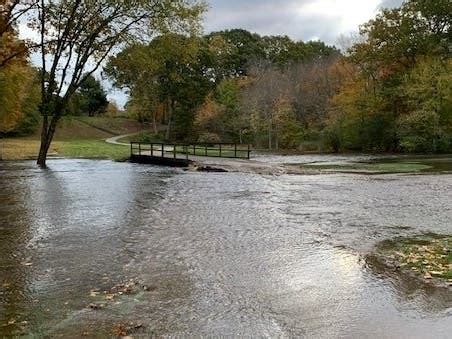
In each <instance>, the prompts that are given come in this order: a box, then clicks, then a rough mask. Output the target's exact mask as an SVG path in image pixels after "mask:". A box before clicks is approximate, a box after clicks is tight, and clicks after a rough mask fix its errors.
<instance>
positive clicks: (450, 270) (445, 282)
mask: <svg viewBox="0 0 452 339" xmlns="http://www.w3.org/2000/svg"><path fill="white" fill-rule="evenodd" d="M375 258H377V260H379V261H380V262H382V263H383V264H385V265H386V266H389V267H391V268H394V269H397V270H399V271H400V272H402V273H404V274H410V275H413V276H414V277H417V278H419V279H423V280H424V281H426V282H430V283H434V284H435V285H439V286H449V287H450V286H452V236H450V235H447V236H446V235H434V234H430V235H421V236H418V237H413V238H398V239H394V240H390V241H384V242H382V243H381V244H380V245H379V246H377V249H376V252H375Z"/></svg>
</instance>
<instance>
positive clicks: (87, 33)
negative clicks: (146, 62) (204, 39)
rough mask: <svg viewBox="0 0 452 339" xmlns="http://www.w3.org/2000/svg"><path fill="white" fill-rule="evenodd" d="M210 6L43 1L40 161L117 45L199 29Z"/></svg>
mask: <svg viewBox="0 0 452 339" xmlns="http://www.w3.org/2000/svg"><path fill="white" fill-rule="evenodd" d="M203 10H204V4H203V3H201V2H198V1H189V0H177V1H173V0H160V1H157V0H151V1H150V0H132V1H112V0H97V1H92V0H60V1H56V2H54V1H49V0H47V1H46V0H41V1H40V6H39V13H38V16H37V17H36V21H35V26H36V27H37V29H38V30H39V32H40V41H39V44H40V46H41V59H42V75H43V76H42V81H41V88H42V89H41V91H42V100H41V114H42V116H43V128H42V134H41V147H40V151H39V157H38V164H39V165H40V166H45V165H46V157H47V152H48V149H49V147H50V144H51V142H52V139H53V136H54V133H55V130H56V127H57V123H58V121H59V120H60V118H61V116H62V115H63V114H64V112H65V110H66V109H67V107H68V105H69V102H70V100H71V98H72V97H73V96H74V94H75V93H76V91H77V89H78V88H79V87H80V86H81V84H82V83H83V82H84V81H85V80H86V79H87V78H88V77H89V76H90V75H92V74H94V72H96V70H97V69H98V68H99V67H101V66H102V64H103V63H104V61H105V59H106V58H107V57H108V56H109V55H111V54H112V53H113V52H114V50H115V48H117V47H119V46H121V45H122V44H124V43H126V42H129V41H131V40H133V39H136V38H141V39H145V38H146V37H149V36H151V35H155V34H156V33H157V32H159V31H160V32H161V31H168V30H181V31H187V30H191V29H194V28H196V25H197V20H198V18H199V15H200V14H201V13H202V12H203Z"/></svg>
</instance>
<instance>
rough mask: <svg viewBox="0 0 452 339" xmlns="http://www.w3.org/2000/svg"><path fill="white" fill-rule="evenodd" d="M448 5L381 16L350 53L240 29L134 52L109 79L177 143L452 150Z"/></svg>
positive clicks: (119, 60) (114, 65)
mask: <svg viewBox="0 0 452 339" xmlns="http://www.w3.org/2000/svg"><path fill="white" fill-rule="evenodd" d="M451 10H452V4H451V2H450V1H448V0H438V1H424V0H409V1H405V2H404V3H403V4H402V6H400V7H399V8H394V9H383V10H382V11H381V12H380V13H379V14H378V15H377V16H376V17H375V18H374V19H372V20H370V21H369V22H367V23H365V24H364V25H362V26H361V27H360V34H359V36H358V37H356V38H355V39H354V40H353V41H351V43H350V46H349V47H348V48H347V49H345V50H342V51H341V52H340V51H339V50H337V49H336V48H335V47H332V46H328V45H326V44H325V43H323V42H320V41H311V42H306V43H305V42H302V41H298V42H297V41H293V40H291V39H290V38H288V37H285V36H259V35H257V34H253V33H250V32H247V31H245V30H241V29H232V30H226V31H221V32H214V33H210V34H208V35H206V36H203V37H198V36H184V35H177V34H166V35H162V36H159V37H157V38H155V39H154V40H152V41H151V42H150V43H148V44H141V43H140V44H135V45H132V46H129V47H127V48H126V49H124V50H123V51H122V52H120V53H119V54H118V55H116V56H115V57H113V58H111V59H110V61H109V63H108V66H107V68H106V71H107V74H108V75H109V76H110V77H111V78H112V79H113V80H114V82H115V84H116V85H117V86H118V87H121V88H126V89H128V91H129V94H130V101H129V103H128V106H127V108H128V111H129V112H130V113H131V114H132V115H134V116H136V117H137V118H138V119H140V120H147V121H151V122H153V124H154V126H157V124H158V123H160V124H165V125H166V126H167V129H166V133H165V137H166V138H167V139H173V140H177V141H187V142H193V141H200V142H218V141H224V142H247V143H252V144H253V145H255V146H256V147H260V148H268V149H278V148H290V149H302V150H308V151H319V150H329V151H336V152H337V151H347V150H353V151H374V152H449V151H451V150H452V120H451V119H452V118H451V115H452V107H451V100H452V99H451V94H452V88H451V86H452V85H451V84H452V81H451V74H452V72H451V59H450V53H451V34H450V27H451V22H450V21H451V16H450V13H451V12H452V11H451Z"/></svg>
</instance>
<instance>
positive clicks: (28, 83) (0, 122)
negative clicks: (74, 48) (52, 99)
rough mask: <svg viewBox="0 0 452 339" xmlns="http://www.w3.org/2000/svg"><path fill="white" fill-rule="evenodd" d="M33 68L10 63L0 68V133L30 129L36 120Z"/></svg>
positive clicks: (36, 86)
mask: <svg viewBox="0 0 452 339" xmlns="http://www.w3.org/2000/svg"><path fill="white" fill-rule="evenodd" d="M37 80H38V75H37V72H36V70H34V69H32V68H31V67H29V66H28V65H22V64H18V63H9V64H8V66H7V67H4V68H1V69H0V107H1V109H0V133H19V134H24V133H28V132H32V131H33V129H34V127H35V126H36V124H37V113H38V106H39V94H40V93H39V84H38V81H37Z"/></svg>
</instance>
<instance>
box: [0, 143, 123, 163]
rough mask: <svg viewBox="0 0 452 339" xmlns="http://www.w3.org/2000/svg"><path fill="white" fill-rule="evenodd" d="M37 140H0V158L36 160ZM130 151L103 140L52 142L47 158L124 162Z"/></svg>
mask: <svg viewBox="0 0 452 339" xmlns="http://www.w3.org/2000/svg"><path fill="white" fill-rule="evenodd" d="M38 150H39V140H33V139H23V138H19V139H2V140H0V157H1V159H2V160H30V159H33V160H34V159H36V158H37V154H38ZM129 154H130V149H129V147H127V146H122V145H110V144H107V143H106V142H105V141H104V140H92V139H86V140H64V141H61V140H59V141H54V142H53V143H52V145H51V147H50V150H49V156H58V157H67V158H86V159H111V160H124V159H126V158H128V157H129Z"/></svg>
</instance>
